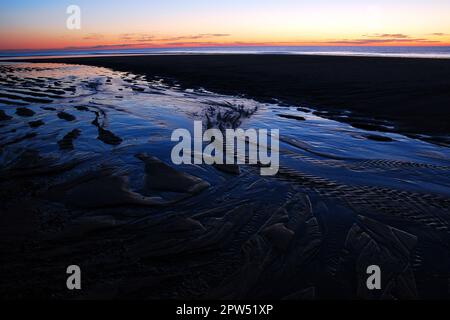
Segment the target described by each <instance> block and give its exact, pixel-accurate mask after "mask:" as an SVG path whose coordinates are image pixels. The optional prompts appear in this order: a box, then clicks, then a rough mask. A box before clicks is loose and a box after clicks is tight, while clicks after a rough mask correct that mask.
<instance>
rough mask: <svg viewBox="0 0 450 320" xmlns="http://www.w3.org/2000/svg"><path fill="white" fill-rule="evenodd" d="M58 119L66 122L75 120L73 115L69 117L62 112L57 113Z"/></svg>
mask: <svg viewBox="0 0 450 320" xmlns="http://www.w3.org/2000/svg"><path fill="white" fill-rule="evenodd" d="M57 115H58V118H60V119H62V120H66V121H74V120H75V119H76V118H75V116H74V115H71V114H70V113H67V112H64V111H60V112H58V114H57Z"/></svg>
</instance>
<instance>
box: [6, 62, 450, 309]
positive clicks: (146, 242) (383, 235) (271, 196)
mask: <svg viewBox="0 0 450 320" xmlns="http://www.w3.org/2000/svg"><path fill="white" fill-rule="evenodd" d="M322 114H323V111H321V110H316V109H314V108H308V106H305V105H302V106H299V105H298V104H293V105H287V104H286V103H281V102H277V101H272V100H271V101H269V102H267V101H266V102H264V103H263V102H261V101H256V100H253V99H248V98H243V97H239V96H233V95H224V94H218V93H215V92H210V91H205V90H201V89H196V88H184V87H181V86H178V85H176V84H174V83H173V82H168V81H167V80H165V79H164V78H152V79H148V77H145V76H144V75H142V74H134V73H130V72H120V71H116V70H111V69H105V68H98V67H91V66H83V65H66V64H45V63H34V64H33V63H19V64H17V63H16V64H0V252H1V255H0V262H1V263H0V297H1V298H7V299H19V298H39V299H73V298H80V299H108V298H115V299H123V298H126V299H130V298H148V299H161V298H172V299H173V298H175V299H176V298H184V299H211V298H217V299H243V298H247V299H269V298H274V299H293V300H302V299H327V298H339V299H417V298H422V299H429V298H448V295H449V291H448V283H449V279H450V275H449V271H448V270H449V266H450V254H449V253H450V249H449V243H450V214H449V212H450V187H449V186H450V174H449V173H450V149H449V148H447V147H444V146H442V145H439V144H435V143H429V142H427V141H424V140H420V139H415V138H412V137H410V136H405V135H401V134H397V133H392V132H389V130H387V129H390V128H389V124H387V123H385V122H383V121H380V120H378V121H375V120H373V119H369V120H370V121H365V119H367V117H360V118H358V121H359V122H358V123H357V124H353V126H351V125H349V124H347V123H343V122H340V121H334V120H330V119H329V118H327V117H325V116H322ZM341 115H342V116H345V115H349V113H348V112H343V113H342V114H341ZM353 118H354V119H356V117H353ZM194 120H197V121H202V122H203V124H204V126H205V127H214V128H218V129H220V130H223V129H224V128H243V129H248V128H265V129H270V128H279V129H280V139H279V140H280V168H279V169H280V170H279V172H278V174H277V175H275V176H261V175H260V167H259V166H258V165H246V164H239V165H235V166H231V167H230V166H229V167H227V166H214V165H207V164H201V165H175V164H173V162H172V161H171V157H170V154H171V150H172V147H173V145H174V142H172V141H171V139H170V137H171V133H172V132H173V130H174V129H176V128H186V129H188V130H190V131H192V125H193V121H194ZM381 126H383V128H387V129H386V130H380V128H381ZM70 264H77V265H79V266H80V267H81V269H82V288H83V289H82V290H81V291H77V292H73V291H69V290H67V288H66V286H65V284H66V277H67V274H66V268H67V266H68V265H70ZM371 264H377V265H379V266H380V267H381V268H382V270H383V276H382V287H383V290H380V291H370V290H368V289H367V288H366V286H365V283H366V278H367V274H366V268H367V266H368V265H371Z"/></svg>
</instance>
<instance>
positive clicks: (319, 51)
mask: <svg viewBox="0 0 450 320" xmlns="http://www.w3.org/2000/svg"><path fill="white" fill-rule="evenodd" d="M239 53H241V54H293V55H333V56H367V57H403V58H435V59H436V58H440V59H450V47H449V46H439V47H437V46H433V47H404V46H403V47H388V46H380V47H365V46H320V47H318V46H309V47H308V46H242V47H195V48H140V49H107V50H105V49H103V48H94V49H92V48H90V49H64V50H34V51H33V50H28V51H12V50H8V51H0V59H5V58H15V57H17V58H22V57H60V56H64V57H66V56H92V55H130V54H139V55H140V54H155V55H163V54H239Z"/></svg>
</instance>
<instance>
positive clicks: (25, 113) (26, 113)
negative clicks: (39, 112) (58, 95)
mask: <svg viewBox="0 0 450 320" xmlns="http://www.w3.org/2000/svg"><path fill="white" fill-rule="evenodd" d="M16 114H17V115H18V116H21V117H32V116H34V115H35V112H34V111H33V110H31V109H28V108H25V107H21V108H17V109H16Z"/></svg>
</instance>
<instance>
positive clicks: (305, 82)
mask: <svg viewBox="0 0 450 320" xmlns="http://www.w3.org/2000/svg"><path fill="white" fill-rule="evenodd" d="M40 61H42V60H40ZM43 61H47V62H52V61H54V62H64V63H77V64H86V65H94V66H101V67H107V68H112V69H114V70H119V71H128V72H133V73H137V74H145V75H147V77H149V78H153V77H154V76H158V77H163V78H165V79H171V80H175V81H178V82H179V83H180V85H182V86H183V87H203V88H205V89H208V90H211V91H216V92H220V93H227V94H244V95H248V96H250V97H253V98H256V99H258V100H271V99H273V98H276V99H280V100H281V101H282V102H285V103H289V104H299V105H304V104H306V105H310V106H312V107H314V108H319V109H321V110H326V111H331V112H330V113H329V114H328V117H330V118H335V119H337V120H342V121H346V122H352V121H353V120H352V119H346V118H344V117H341V115H340V112H338V113H336V112H335V111H341V110H351V111H353V113H354V114H355V116H363V117H366V116H367V117H374V118H376V119H379V120H388V121H390V122H392V123H393V124H394V125H395V126H396V129H395V130H394V131H398V132H408V133H424V134H430V135H448V133H449V132H450V121H449V113H450V112H449V110H450V60H445V59H407V58H379V57H330V56H289V55H177V56H120V57H117V56H116V57H90V58H86V57H83V58H60V59H49V60H43ZM321 116H324V114H321ZM358 121H359V120H358Z"/></svg>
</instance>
